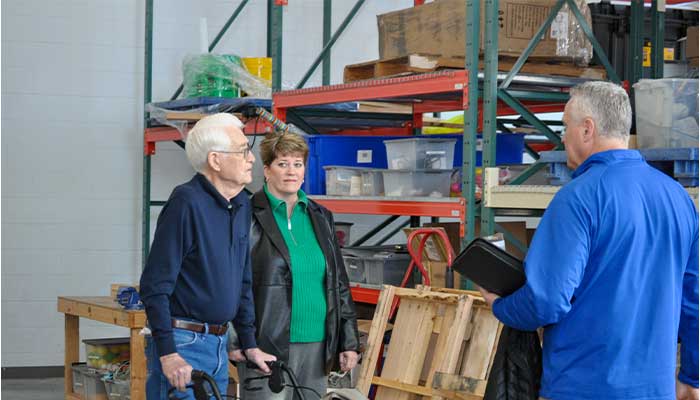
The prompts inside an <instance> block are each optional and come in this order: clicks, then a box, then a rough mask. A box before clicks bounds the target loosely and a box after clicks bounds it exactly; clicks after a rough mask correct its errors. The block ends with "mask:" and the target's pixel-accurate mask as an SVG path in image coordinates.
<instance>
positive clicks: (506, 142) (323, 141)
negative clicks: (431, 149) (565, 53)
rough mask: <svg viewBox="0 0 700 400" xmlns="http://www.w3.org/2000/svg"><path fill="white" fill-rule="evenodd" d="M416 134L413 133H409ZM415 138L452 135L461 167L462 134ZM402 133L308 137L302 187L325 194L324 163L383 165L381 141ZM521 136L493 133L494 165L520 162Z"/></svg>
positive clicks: (522, 139) (384, 160)
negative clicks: (307, 150) (307, 156)
mask: <svg viewBox="0 0 700 400" xmlns="http://www.w3.org/2000/svg"><path fill="white" fill-rule="evenodd" d="M413 137H416V136H413ZM417 137H426V138H430V139H436V138H456V139H457V142H456V143H455V153H454V154H455V156H454V165H453V167H461V166H462V135H424V136H417ZM405 138H406V136H332V135H319V136H308V137H307V143H308V144H309V159H308V162H307V164H306V177H305V179H304V185H303V186H302V189H303V190H304V192H306V193H308V194H317V195H324V194H326V172H325V170H324V169H323V167H324V166H327V165H342V166H349V167H366V168H387V159H386V147H385V146H384V141H385V140H391V139H405ZM480 139H481V137H480V136H479V139H478V143H477V150H478V151H477V154H476V165H477V166H480V165H481V146H480V143H481V141H480ZM524 147H525V136H524V135H521V134H498V135H497V136H496V164H497V165H506V164H520V163H522V162H523V149H524Z"/></svg>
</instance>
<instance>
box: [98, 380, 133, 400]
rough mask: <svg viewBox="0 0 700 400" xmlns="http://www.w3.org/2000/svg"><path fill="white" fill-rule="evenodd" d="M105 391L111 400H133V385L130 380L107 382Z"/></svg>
mask: <svg viewBox="0 0 700 400" xmlns="http://www.w3.org/2000/svg"><path fill="white" fill-rule="evenodd" d="M104 383H105V391H106V392H107V397H109V400H130V399H131V387H130V386H129V384H130V383H131V382H130V381H128V380H106V381H104Z"/></svg>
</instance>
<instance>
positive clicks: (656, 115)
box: [634, 79, 698, 149]
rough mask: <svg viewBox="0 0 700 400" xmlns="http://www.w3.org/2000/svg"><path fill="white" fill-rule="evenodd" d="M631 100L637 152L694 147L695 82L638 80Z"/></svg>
mask: <svg viewBox="0 0 700 400" xmlns="http://www.w3.org/2000/svg"><path fill="white" fill-rule="evenodd" d="M634 97H635V115H636V122H637V146H638V147H639V148H640V149H649V148H672V147H698V80H697V79H642V80H640V81H639V82H637V83H636V84H635V85H634Z"/></svg>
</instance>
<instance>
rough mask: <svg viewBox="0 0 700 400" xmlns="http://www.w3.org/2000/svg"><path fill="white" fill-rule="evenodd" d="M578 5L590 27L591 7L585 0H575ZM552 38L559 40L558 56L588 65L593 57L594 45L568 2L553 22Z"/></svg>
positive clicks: (581, 64) (578, 63)
mask: <svg viewBox="0 0 700 400" xmlns="http://www.w3.org/2000/svg"><path fill="white" fill-rule="evenodd" d="M574 2H575V3H576V6H577V7H578V9H579V11H581V14H582V15H583V17H584V18H585V20H586V23H587V24H588V26H589V27H592V25H591V9H590V8H589V7H588V4H587V3H586V1H585V0H575V1H574ZM550 35H551V37H552V39H556V41H557V50H556V53H557V56H560V57H567V58H570V59H572V60H573V61H574V63H575V64H577V65H580V66H586V65H588V64H589V63H590V62H591V58H592V57H593V46H592V45H591V42H590V41H589V40H588V37H586V34H585V32H584V31H583V28H581V24H580V23H579V22H578V19H576V16H575V15H574V13H573V11H571V10H570V8H569V5H568V3H564V5H563V6H562V8H561V10H560V11H559V13H558V14H557V16H556V18H555V19H554V21H553V22H552V26H551V29H550Z"/></svg>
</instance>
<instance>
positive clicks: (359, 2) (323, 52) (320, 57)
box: [296, 0, 365, 89]
mask: <svg viewBox="0 0 700 400" xmlns="http://www.w3.org/2000/svg"><path fill="white" fill-rule="evenodd" d="M364 3H365V0H357V3H355V5H354V6H353V7H352V9H351V10H350V12H349V13H348V15H347V16H346V17H345V19H344V20H343V22H342V23H341V24H340V26H339V27H338V30H336V31H335V33H334V34H333V37H331V39H330V40H329V41H328V43H326V45H325V46H323V50H321V53H320V54H319V55H318V57H316V59H315V60H314V62H313V63H311V66H310V67H309V69H308V71H306V74H304V77H303V78H301V80H300V81H299V83H298V84H297V87H296V88H297V89H301V88H303V87H304V85H305V84H306V82H307V81H308V80H309V78H311V75H313V73H314V71H316V67H318V64H320V63H321V60H323V58H324V57H325V56H326V53H328V52H329V51H330V50H331V47H333V44H334V43H335V42H336V40H338V38H339V37H340V35H341V34H342V33H343V31H344V30H345V28H346V27H347V26H348V25H349V24H350V21H352V18H353V17H354V16H355V14H357V12H358V11H359V10H360V7H362V5H363V4H364Z"/></svg>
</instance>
